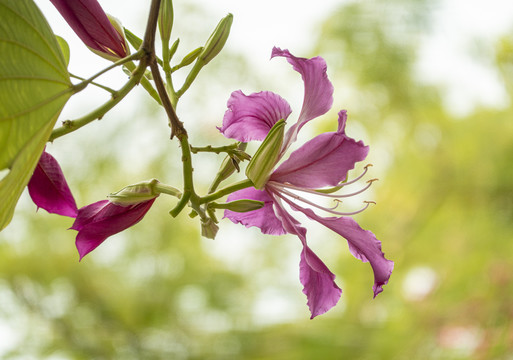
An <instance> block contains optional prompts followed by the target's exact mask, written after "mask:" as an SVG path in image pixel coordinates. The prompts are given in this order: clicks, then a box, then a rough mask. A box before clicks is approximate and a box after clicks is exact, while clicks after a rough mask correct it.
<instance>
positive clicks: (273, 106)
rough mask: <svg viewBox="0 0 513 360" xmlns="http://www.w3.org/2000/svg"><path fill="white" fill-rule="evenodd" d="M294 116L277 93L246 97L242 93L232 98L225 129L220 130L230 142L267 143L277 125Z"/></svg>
mask: <svg viewBox="0 0 513 360" xmlns="http://www.w3.org/2000/svg"><path fill="white" fill-rule="evenodd" d="M291 112H292V110H291V108H290V105H289V104H288V103H287V101H285V100H284V99H283V98H282V97H281V96H279V95H277V94H275V93H273V92H270V91H262V92H259V93H253V94H251V95H245V94H244V93H243V92H242V91H240V90H238V91H234V92H233V93H232V95H231V96H230V99H229V100H228V110H226V113H225V114H224V118H223V126H222V127H220V128H218V129H219V131H221V132H222V133H223V135H224V136H226V137H227V138H230V139H235V140H238V141H242V142H248V141H250V140H264V139H265V137H266V136H267V133H268V132H269V130H271V128H272V127H273V125H274V124H276V123H277V122H278V121H279V120H281V119H285V120H286V119H287V117H288V116H289V115H290V113H291Z"/></svg>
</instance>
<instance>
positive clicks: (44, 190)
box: [27, 152, 77, 218]
mask: <svg viewBox="0 0 513 360" xmlns="http://www.w3.org/2000/svg"><path fill="white" fill-rule="evenodd" d="M27 187H28V191H29V194H30V197H31V198H32V201H34V203H35V204H36V205H37V207H38V208H43V209H45V210H46V211H48V212H49V213H52V214H58V215H63V216H69V217H72V218H74V217H76V216H77V204H76V203H75V199H74V198H73V195H72V194H71V190H70V189H69V187H68V184H67V183H66V179H65V177H64V174H63V173H62V170H61V167H60V166H59V163H58V162H57V160H55V158H54V157H53V156H52V155H50V154H48V153H47V152H43V153H42V154H41V158H40V159H39V162H38V164H37V165H36V168H35V169H34V173H33V174H32V177H31V179H30V181H29V183H28V185H27Z"/></svg>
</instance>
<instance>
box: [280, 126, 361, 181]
mask: <svg viewBox="0 0 513 360" xmlns="http://www.w3.org/2000/svg"><path fill="white" fill-rule="evenodd" d="M343 131H344V128H343V126H342V127H339V131H337V132H330V133H324V134H321V135H319V136H316V137H315V138H313V139H312V140H310V141H308V142H307V143H305V144H304V145H303V146H301V147H300V148H299V149H297V150H296V151H294V152H292V153H291V154H290V156H289V158H288V159H287V160H285V161H284V162H283V163H282V164H281V165H280V166H279V167H278V168H277V169H276V170H275V171H274V173H273V174H272V175H271V177H270V180H272V181H276V182H279V183H285V182H288V183H291V184H293V185H296V186H300V187H304V188H310V189H313V188H320V187H324V186H336V185H338V184H339V183H340V182H341V181H343V180H344V179H345V178H346V176H347V172H348V171H349V170H351V169H353V168H354V164H355V163H356V162H359V161H362V160H364V159H365V157H366V156H367V153H368V152H369V147H368V146H365V145H364V144H363V142H361V141H359V142H356V141H355V140H353V139H351V138H349V137H347V136H346V135H345V134H344V132H343Z"/></svg>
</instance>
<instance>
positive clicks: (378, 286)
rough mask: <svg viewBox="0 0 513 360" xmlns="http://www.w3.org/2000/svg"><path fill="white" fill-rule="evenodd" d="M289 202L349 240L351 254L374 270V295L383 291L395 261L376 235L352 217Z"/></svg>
mask: <svg viewBox="0 0 513 360" xmlns="http://www.w3.org/2000/svg"><path fill="white" fill-rule="evenodd" d="M287 202H288V204H289V205H290V206H291V207H292V208H293V209H295V210H298V211H301V212H302V213H304V214H305V215H306V216H308V217H309V218H310V219H312V220H315V221H318V222H319V223H321V224H322V225H324V226H326V227H327V228H328V229H331V230H333V231H334V232H336V233H337V234H339V235H341V236H342V237H344V238H345V239H346V240H347V243H348V244H349V250H350V251H351V254H353V256H354V257H356V258H357V259H359V260H361V261H363V262H369V263H370V265H371V267H372V270H373V272H374V286H373V288H372V289H373V291H374V297H375V296H376V295H378V294H379V293H380V292H382V291H383V285H386V284H387V283H388V279H389V278H390V275H392V270H393V269H394V262H393V261H390V260H387V259H385V254H383V252H382V251H381V242H380V241H379V240H378V239H376V236H375V235H374V234H373V233H372V232H370V231H368V230H363V229H362V228H361V227H360V226H359V225H358V223H357V222H356V221H354V220H353V219H352V218H350V217H338V218H337V217H329V218H324V217H320V216H317V215H316V214H315V213H314V212H313V211H312V210H310V209H305V208H303V207H301V206H299V205H296V204H294V203H293V202H291V201H287Z"/></svg>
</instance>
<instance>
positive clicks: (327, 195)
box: [269, 174, 378, 199]
mask: <svg viewBox="0 0 513 360" xmlns="http://www.w3.org/2000/svg"><path fill="white" fill-rule="evenodd" d="M362 175H363V174H362ZM360 177H361V176H360ZM360 177H359V178H360ZM377 180H378V179H371V180H369V181H367V183H368V185H367V186H365V187H364V188H363V189H360V190H358V191H355V192H353V193H350V194H342V195H340V194H324V193H320V192H318V191H315V190H311V189H305V188H302V187H299V186H295V185H292V184H289V183H278V182H275V181H269V183H272V185H274V186H275V187H279V188H289V189H293V190H297V191H302V192H305V193H309V194H315V195H320V196H324V197H330V198H337V199H338V198H346V197H351V196H354V195H358V194H361V193H362V192H364V191H365V190H367V189H368V188H370V186H371V185H372V183H373V182H374V181H377Z"/></svg>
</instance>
